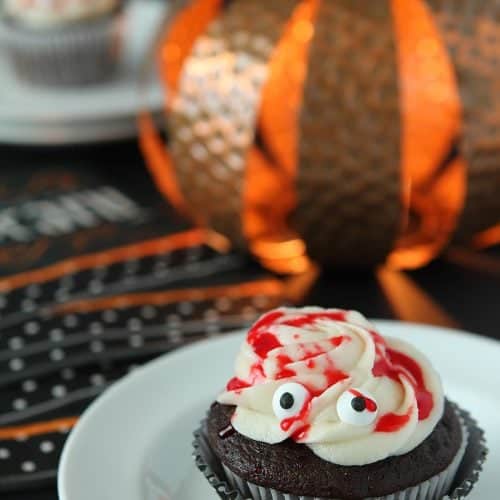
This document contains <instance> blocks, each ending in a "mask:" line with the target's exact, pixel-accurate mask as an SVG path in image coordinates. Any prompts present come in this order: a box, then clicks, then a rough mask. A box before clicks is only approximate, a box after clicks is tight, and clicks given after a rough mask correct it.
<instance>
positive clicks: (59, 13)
mask: <svg viewBox="0 0 500 500" xmlns="http://www.w3.org/2000/svg"><path fill="white" fill-rule="evenodd" d="M121 4H122V1H121V0H4V1H3V4H2V21H1V32H0V36H1V39H2V42H3V43H2V44H3V45H4V46H5V47H6V50H7V54H8V55H9V56H10V59H11V61H12V63H13V65H14V67H15V69H16V71H17V73H18V74H19V75H20V76H21V77H22V78H24V79H26V80H29V81H32V82H35V83H42V84H47V85H58V84H60V85H84V84H91V83H98V82H102V81H104V80H106V79H109V78H110V77H111V76H112V75H113V73H114V71H115V69H116V63H117V61H118V56H119V49H120V36H121V11H122V5H121Z"/></svg>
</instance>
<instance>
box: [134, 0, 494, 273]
mask: <svg viewBox="0 0 500 500" xmlns="http://www.w3.org/2000/svg"><path fill="white" fill-rule="evenodd" d="M499 11H500V8H499V7H498V2H496V1H495V0H491V1H484V2H480V4H478V3H477V2H475V1H474V0H428V1H424V0H384V1H380V2H365V1H361V0H273V1H272V2H268V1H267V2H264V1H263V0H232V1H229V2H228V1H226V2H224V1H222V0H192V1H191V2H187V5H185V6H183V7H181V8H178V9H177V10H175V11H174V13H173V14H172V16H171V19H170V22H169V23H168V25H167V26H166V28H165V33H164V35H163V36H162V38H161V43H160V47H159V50H158V53H157V54H158V64H159V68H160V72H161V76H162V79H163V82H164V84H165V86H166V87H167V88H168V93H167V95H168V98H167V102H166V116H167V130H168V136H169V147H168V150H167V148H166V147H165V145H164V144H163V143H162V142H161V140H160V139H159V137H158V135H157V134H156V132H155V130H154V127H153V126H152V123H151V121H150V120H149V119H148V117H147V115H144V116H142V119H141V139H142V145H143V150H144V152H145V155H146V158H147V161H148V164H149V167H150V169H151V171H152V173H153V175H154V178H155V180H156V182H157V184H158V186H159V187H160V189H161V190H162V191H163V192H164V193H165V195H166V196H168V198H169V199H170V200H171V202H172V203H173V204H174V205H175V206H176V207H178V209H179V210H181V211H183V212H184V213H186V214H188V215H190V216H191V217H192V218H193V220H195V221H196V222H197V223H199V224H201V225H206V226H209V227H211V228H213V229H215V230H216V231H218V232H220V233H221V234H223V235H225V236H227V237H228V238H229V239H230V240H231V241H232V242H233V243H234V245H235V246H236V247H238V248H244V249H249V250H250V251H251V252H252V253H253V254H254V255H256V256H257V257H258V258H259V260H261V262H263V263H264V264H265V265H267V266H268V267H270V268H272V269H274V270H278V271H286V272H294V271H301V270H303V269H304V268H305V267H306V266H307V265H308V263H309V258H312V259H313V260H316V261H319V262H320V263H322V264H324V265H326V266H330V267H366V266H371V265H375V264H378V263H380V262H383V261H388V262H389V263H390V264H392V265H394V266H397V267H417V266H419V265H423V264H425V263H426V262H428V261H429V260H430V259H432V258H433V257H434V256H436V255H437V254H438V253H439V252H440V251H441V250H442V249H443V248H444V247H445V246H446V245H447V244H448V243H449V241H450V239H451V238H457V239H460V240H462V241H471V240H472V239H473V238H474V237H475V238H476V239H477V238H479V239H481V238H483V239H482V240H481V241H482V242H483V243H484V239H485V238H488V239H489V241H490V242H491V241H493V240H494V235H495V234H497V235H498V233H499V231H497V230H496V229H491V228H492V227H494V226H495V225H496V224H498V223H499V221H500V93H499V92H498V88H499V85H500V67H499V65H500V62H499V61H500V16H499ZM485 231H487V232H486V233H484V232H485ZM478 234H479V236H477V235H478ZM492 235H493V236H492ZM478 241H479V240H478Z"/></svg>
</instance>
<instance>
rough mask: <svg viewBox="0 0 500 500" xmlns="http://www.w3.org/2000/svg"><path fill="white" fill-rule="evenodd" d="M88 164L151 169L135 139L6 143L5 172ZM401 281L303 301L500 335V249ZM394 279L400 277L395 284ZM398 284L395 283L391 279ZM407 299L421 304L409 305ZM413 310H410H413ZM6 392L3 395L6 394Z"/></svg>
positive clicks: (361, 280)
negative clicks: (73, 143) (73, 144)
mask: <svg viewBox="0 0 500 500" xmlns="http://www.w3.org/2000/svg"><path fill="white" fill-rule="evenodd" d="M54 164H57V165H71V164H78V165H84V166H85V167H86V168H89V169H101V168H112V169H114V171H116V172H117V175H121V176H127V175H130V174H131V173H132V172H134V171H136V170H140V171H143V170H144V169H145V166H144V162H143V160H142V158H141V155H140V152H139V148H138V147H137V144H136V142H135V141H126V142H119V143H112V144H106V145H104V144H103V145H94V146H91V147H89V146H78V147H59V148H38V147H36V148H35V147H28V148H19V147H12V146H0V171H1V170H4V169H8V170H9V171H12V172H14V171H15V169H17V168H22V166H24V165H39V167H40V168H43V167H44V166H47V165H54ZM391 279H392V280H394V279H396V280H398V284H397V290H398V292H397V293H392V294H391V292H390V293H388V291H387V289H386V288H385V286H384V283H386V284H387V282H386V281H385V279H384V276H383V275H381V271H380V270H379V271H377V272H375V271H373V272H361V273H352V272H350V273H321V274H320V276H319V278H318V279H317V280H316V282H315V283H314V285H313V286H312V288H311V290H310V292H309V293H308V295H307V297H306V298H305V299H304V303H308V304H317V305H323V306H332V305H334V306H336V307H355V308H356V309H359V310H360V311H363V313H364V314H365V315H366V316H368V317H372V318H399V319H406V320H414V321H420V322H423V323H434V324H436V323H438V324H444V325H448V326H457V327H459V328H462V329H464V330H468V331H471V332H474V333H476V334H479V335H483V336H487V337H490V338H495V339H498V340H500V326H499V325H500V248H499V247H497V248H493V249H489V250H487V251H483V252H482V253H480V254H477V253H475V252H471V251H468V250H464V249H454V250H453V251H449V252H448V253H447V254H446V255H445V256H444V257H442V258H440V259H438V260H436V261H434V262H432V263H431V264H429V265H428V266H426V267H424V268H421V269H418V270H414V271H409V272H408V271H407V272H404V273H396V274H395V275H393V276H392V275H391V276H389V281H390V280H391ZM392 282H393V281H392ZM392 282H391V283H392ZM405 300H414V301H416V303H418V304H419V307H417V308H413V309H415V310H410V311H408V310H407V308H405ZM410 309H411V308H410ZM0 397H1V393H0ZM1 498H2V500H55V499H57V492H56V487H55V485H54V487H51V488H48V489H43V490H38V491H27V492H17V493H2V494H1Z"/></svg>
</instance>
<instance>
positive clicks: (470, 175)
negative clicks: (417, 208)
mask: <svg viewBox="0 0 500 500" xmlns="http://www.w3.org/2000/svg"><path fill="white" fill-rule="evenodd" d="M428 3H429V5H430V7H431V8H432V10H433V11H434V13H435V15H436V19H437V23H438V26H439V28H440V30H441V32H442V35H443V39H444V41H445V43H446V45H447V48H448V50H449V53H450V58H451V60H452V62H453V64H454V66H455V68H456V75H457V80H458V86H459V91H460V95H461V98H462V106H463V131H462V134H463V135H462V139H461V143H460V153H461V154H462V155H463V156H464V158H465V160H466V166H467V197H466V203H465V209H464V212H463V214H462V216H461V219H460V224H459V227H458V232H457V235H456V239H457V240H461V241H470V240H471V238H472V237H473V236H474V235H475V234H476V233H478V232H480V231H484V230H486V229H488V228H490V227H492V226H494V225H496V224H498V223H499V221H500V215H499V214H500V197H499V196H496V195H495V194H494V193H498V192H499V191H500V161H499V158H500V102H499V99H498V95H499V89H498V83H499V73H500V67H499V62H498V61H499V58H500V42H499V40H500V5H499V4H498V2H494V1H491V2H490V1H482V2H477V1H474V0H429V2H428Z"/></svg>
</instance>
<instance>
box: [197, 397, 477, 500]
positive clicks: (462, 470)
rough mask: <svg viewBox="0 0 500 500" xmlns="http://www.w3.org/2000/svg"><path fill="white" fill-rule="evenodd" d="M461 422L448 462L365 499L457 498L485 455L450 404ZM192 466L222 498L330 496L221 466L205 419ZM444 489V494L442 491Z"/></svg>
mask: <svg viewBox="0 0 500 500" xmlns="http://www.w3.org/2000/svg"><path fill="white" fill-rule="evenodd" d="M453 406H454V408H455V410H456V411H457V414H458V416H459V418H460V422H461V424H462V444H461V446H460V448H459V450H458V452H457V454H456V456H455V458H454V459H453V461H452V462H451V464H450V465H449V466H448V467H447V468H446V469H445V470H444V471H442V472H441V473H440V474H437V475H435V476H433V477H432V478H430V479H428V480H427V481H424V482H423V483H421V484H419V485H417V486H414V487H410V488H407V489H405V490H403V491H400V492H396V493H393V494H391V495H386V496H383V497H377V498H372V499H367V500H434V499H437V498H443V499H445V500H461V499H464V498H466V497H467V496H468V495H469V493H470V492H471V490H472V488H473V487H474V484H475V483H476V482H477V480H478V478H479V474H480V472H481V470H482V465H483V462H484V460H485V458H486V455H487V448H486V443H485V438H484V432H483V431H482V430H481V429H480V428H479V427H478V425H477V423H476V421H475V420H474V419H473V418H472V417H471V416H470V415H469V413H468V412H466V411H465V410H462V409H461V408H459V407H458V406H456V405H453ZM194 437H195V439H194V442H193V446H194V452H193V456H194V459H195V463H196V466H197V467H198V469H199V470H200V471H201V472H202V473H203V474H204V476H205V478H206V479H207V481H208V482H209V483H210V485H211V486H212V487H213V488H214V489H215V490H216V492H217V494H218V495H219V497H220V498H221V499H223V500H249V499H252V500H334V499H324V498H317V497H304V496H298V495H292V494H287V493H282V492H279V491H276V490H273V489H270V488H265V487H262V486H258V485H255V484H253V483H250V482H248V481H246V480H244V479H242V478H240V477H238V476H237V475H235V474H234V473H233V472H232V471H231V470H230V469H228V468H227V467H226V466H224V465H223V464H222V463H221V462H220V460H218V458H217V457H216V456H215V455H214V453H213V452H212V450H211V448H210V445H209V443H208V438H207V434H206V420H204V421H203V422H202V424H201V427H200V429H198V430H197V431H195V433H194ZM447 492H450V493H448V495H447V496H445V495H446V493H447Z"/></svg>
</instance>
